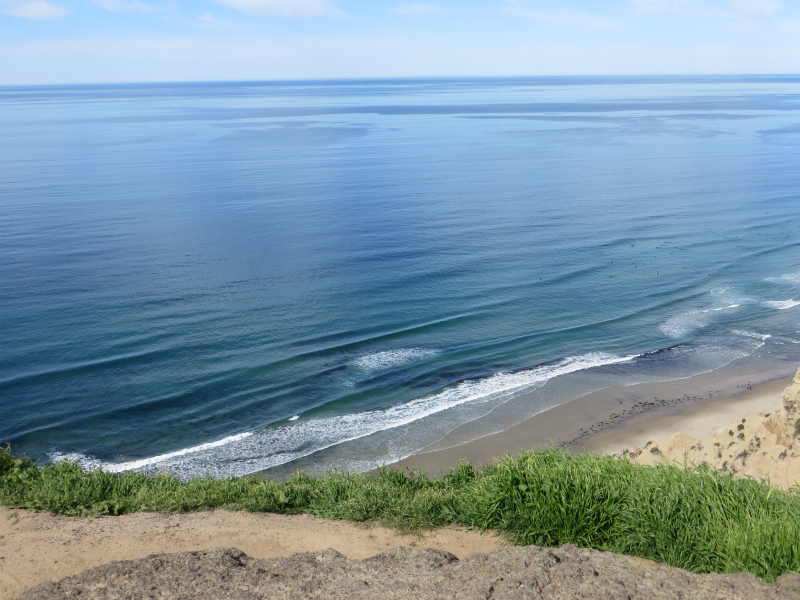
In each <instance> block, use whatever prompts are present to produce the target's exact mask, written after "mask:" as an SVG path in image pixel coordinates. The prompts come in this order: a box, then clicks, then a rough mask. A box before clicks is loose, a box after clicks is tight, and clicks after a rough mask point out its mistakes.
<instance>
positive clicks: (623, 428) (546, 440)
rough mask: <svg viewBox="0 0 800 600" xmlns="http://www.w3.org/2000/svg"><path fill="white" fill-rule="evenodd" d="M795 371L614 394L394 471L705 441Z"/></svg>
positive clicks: (766, 406)
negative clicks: (678, 438) (679, 436)
mask: <svg viewBox="0 0 800 600" xmlns="http://www.w3.org/2000/svg"><path fill="white" fill-rule="evenodd" d="M796 368H797V365H791V366H788V365H781V366H779V367H777V368H776V369H774V370H772V371H769V372H757V373H754V372H746V371H739V372H724V373H720V372H713V373H706V374H703V375H698V376H695V377H689V378H686V379H681V380H677V381H667V382H658V383H643V384H637V385H630V386H614V387H609V388H606V389H603V390H599V391H597V392H593V393H590V394H587V395H585V396H583V397H581V398H578V399H576V400H573V401H572V402H568V403H566V404H562V405H560V406H557V407H555V408H552V409H550V410H548V411H545V412H543V413H540V414H538V415H536V416H534V417H532V418H530V419H527V420H526V421H523V422H522V423H519V424H517V425H514V426H513V427H511V428H509V429H507V430H505V431H502V432H500V433H496V434H492V435H488V436H485V437H482V438H479V439H477V440H473V441H470V442H467V443H465V444H460V445H454V446H453V447H451V448H441V449H435V450H432V451H428V452H421V453H419V454H416V455H414V456H411V457H409V458H407V459H404V460H402V461H399V462H397V463H395V465H394V466H397V467H401V468H406V467H408V468H410V469H419V470H420V471H422V472H423V473H428V474H431V475H435V474H438V473H440V472H446V471H448V470H449V469H450V468H452V466H454V465H456V464H458V462H459V461H460V460H466V461H468V462H471V463H472V464H476V465H477V464H485V463H489V462H491V461H493V460H496V459H497V458H498V457H502V456H505V455H507V454H512V455H514V454H517V453H519V452H522V451H526V450H531V449H533V450H538V449H543V448H546V447H548V446H551V445H553V446H560V447H563V448H567V449H569V450H571V451H573V452H581V451H584V450H589V451H593V452H604V453H610V454H617V453H620V452H622V450H623V449H625V448H629V447H636V446H641V445H643V444H646V443H647V442H648V441H650V440H658V439H661V438H664V437H668V436H669V435H671V434H672V433H676V432H679V431H684V432H688V433H690V434H691V435H694V436H703V435H706V434H707V433H710V432H712V431H715V430H716V429H718V428H719V427H722V426H725V425H729V424H731V423H734V424H735V422H737V421H739V420H741V419H742V418H746V417H747V416H748V415H750V414H753V413H757V412H762V411H765V412H769V411H770V410H774V409H775V408H776V407H777V406H778V404H779V402H780V397H781V393H782V392H783V390H784V389H785V388H786V387H787V386H788V385H789V384H790V383H791V382H792V378H791V377H792V375H794V371H795V370H796Z"/></svg>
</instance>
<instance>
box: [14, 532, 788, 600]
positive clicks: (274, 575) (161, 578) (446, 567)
mask: <svg viewBox="0 0 800 600" xmlns="http://www.w3.org/2000/svg"><path fill="white" fill-rule="evenodd" d="M71 598H80V599H81V600H100V599H102V600H123V599H126V600H132V599H134V598H135V599H137V600H146V599H147V600H149V599H153V600H155V599H156V598H157V599H159V600H178V599H186V600H188V599H191V600H212V599H213V600H264V599H270V600H273V599H275V600H277V599H289V598H292V599H294V598H320V599H323V598H324V599H326V600H328V599H331V600H333V599H343V600H344V599H347V600H355V599H360V598H363V599H370V600H374V599H384V598H386V599H388V598H397V599H400V598H403V599H405V598H415V599H434V598H436V599H443V598H452V599H456V598H457V599H458V600H468V599H473V598H474V599H478V598H479V599H481V600H485V599H489V598H491V599H493V600H501V599H512V598H513V599H523V598H525V599H539V598H542V599H553V600H555V599H560V600H569V599H577V598H592V599H596V600H617V599H620V600H622V599H625V600H639V599H641V600H644V599H648V600H650V599H670V600H672V599H681V598H687V599H688V598H692V599H712V598H713V599H715V600H717V599H719V600H723V599H724V600H737V599H741V600H761V599H767V598H769V599H771V600H775V599H783V598H787V599H788V598H792V599H795V600H797V599H800V575H797V574H790V575H784V576H782V577H780V578H779V579H778V581H777V582H776V583H774V584H767V583H764V582H763V581H762V580H760V579H759V578H757V577H756V576H755V575H753V574H751V573H737V574H735V575H717V574H709V575H697V574H695V573H689V572H688V571H684V570H681V569H676V568H674V567H669V566H666V565H661V564H656V563H654V562H652V561H647V560H642V559H638V558H632V557H628V556H620V555H618V554H612V553H609V552H598V551H596V550H588V549H584V548H576V547H575V546H571V545H565V546H563V547H561V548H539V547H537V546H528V547H525V548H507V549H503V550H498V551H496V552H492V553H490V554H478V555H475V556H472V557H469V558H466V559H464V560H460V561H459V560H458V559H457V558H456V557H455V556H453V555H452V554H448V553H447V552H442V551H439V550H431V549H423V550H417V549H410V548H402V547H401V548H396V549H394V550H392V551H391V552H386V553H384V554H379V555H377V556H373V557H372V558H368V559H366V560H349V559H347V558H345V557H344V556H343V555H341V554H339V553H338V552H336V551H334V550H326V551H324V552H315V553H304V554H295V555H293V556H289V557H287V558H273V559H254V558H250V557H249V556H247V555H245V554H244V553H243V552H241V551H239V550H236V549H235V548H215V549H212V550H207V551H198V552H181V553H177V554H157V555H151V556H148V557H147V558H143V559H141V560H131V561H122V562H115V563H110V564H107V565H104V566H102V567H98V568H95V569H90V570H88V571H85V572H83V573H81V574H80V575H77V576H75V577H67V578H65V579H62V580H61V581H59V582H58V583H45V584H42V585H39V586H37V587H35V588H31V589H29V590H28V591H26V592H25V593H23V594H22V595H21V596H20V597H19V600H56V599H58V600H64V599H71Z"/></svg>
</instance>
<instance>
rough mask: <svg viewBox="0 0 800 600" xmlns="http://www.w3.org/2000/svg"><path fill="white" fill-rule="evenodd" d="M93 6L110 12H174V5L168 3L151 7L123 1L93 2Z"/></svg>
mask: <svg viewBox="0 0 800 600" xmlns="http://www.w3.org/2000/svg"><path fill="white" fill-rule="evenodd" d="M94 1H95V4H98V5H99V6H102V7H103V8H105V9H106V10H108V11H111V12H143V13H157V12H163V11H166V10H175V8H176V7H175V4H174V3H170V4H166V5H162V6H159V5H153V4H145V3H144V2H138V1H133V2H126V1H124V0H94Z"/></svg>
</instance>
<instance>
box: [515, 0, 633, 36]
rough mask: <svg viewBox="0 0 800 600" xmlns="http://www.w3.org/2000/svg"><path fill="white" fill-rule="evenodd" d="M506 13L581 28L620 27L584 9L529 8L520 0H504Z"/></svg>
mask: <svg viewBox="0 0 800 600" xmlns="http://www.w3.org/2000/svg"><path fill="white" fill-rule="evenodd" d="M503 1H504V2H505V4H506V8H505V10H504V12H505V13H506V14H510V15H515V16H518V17H525V18H526V19H533V20H535V21H542V22H544V23H549V24H551V25H557V26H559V27H570V28H579V29H586V28H588V29H619V28H620V24H619V23H617V22H615V21H612V20H610V19H606V18H605V17H600V16H598V15H594V14H592V13H588V12H585V11H582V10H570V9H561V10H529V9H527V8H525V7H524V6H522V4H521V3H520V0H503Z"/></svg>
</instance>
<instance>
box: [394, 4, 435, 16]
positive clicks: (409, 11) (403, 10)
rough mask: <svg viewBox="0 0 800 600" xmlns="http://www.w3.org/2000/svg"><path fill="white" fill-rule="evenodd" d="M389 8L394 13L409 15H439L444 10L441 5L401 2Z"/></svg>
mask: <svg viewBox="0 0 800 600" xmlns="http://www.w3.org/2000/svg"><path fill="white" fill-rule="evenodd" d="M389 10H390V11H392V12H393V13H395V14H396V15H411V16H425V15H440V14H442V13H443V12H444V10H443V9H442V7H441V6H436V5H435V4H401V5H399V6H393V7H392V8H390V9H389Z"/></svg>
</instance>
